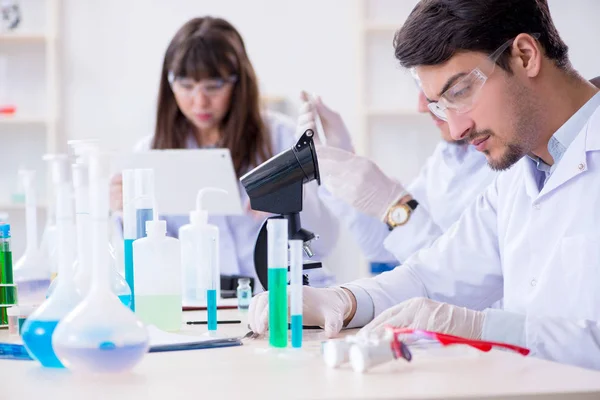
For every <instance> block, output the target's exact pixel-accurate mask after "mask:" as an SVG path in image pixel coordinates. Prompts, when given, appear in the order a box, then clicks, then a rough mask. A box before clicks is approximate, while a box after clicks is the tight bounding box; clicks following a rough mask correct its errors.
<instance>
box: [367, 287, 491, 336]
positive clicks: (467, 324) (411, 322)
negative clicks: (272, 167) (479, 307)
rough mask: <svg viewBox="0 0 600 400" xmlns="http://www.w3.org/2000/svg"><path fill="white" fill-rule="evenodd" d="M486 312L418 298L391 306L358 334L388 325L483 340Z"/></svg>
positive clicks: (381, 331) (372, 331)
mask: <svg viewBox="0 0 600 400" xmlns="http://www.w3.org/2000/svg"><path fill="white" fill-rule="evenodd" d="M484 319H485V314H484V313H483V312H481V311H474V310H469V309H468V308H465V307H458V306H454V305H452V304H447V303H440V302H437V301H434V300H431V299H427V298H423V297H415V298H412V299H409V300H406V301H403V302H402V303H400V304H398V305H396V306H394V307H391V308H389V309H387V310H386V311H384V312H383V313H381V314H380V315H378V316H377V318H375V319H374V320H373V321H371V322H370V323H369V324H368V325H366V326H365V327H364V328H362V329H361V330H360V331H359V333H358V334H359V335H371V334H375V335H381V334H382V333H383V332H384V330H385V326H386V325H392V326H395V327H398V328H412V329H422V330H427V331H433V332H438V333H446V334H449V335H454V336H460V337H464V338H469V339H481V334H482V331H483V321H484Z"/></svg>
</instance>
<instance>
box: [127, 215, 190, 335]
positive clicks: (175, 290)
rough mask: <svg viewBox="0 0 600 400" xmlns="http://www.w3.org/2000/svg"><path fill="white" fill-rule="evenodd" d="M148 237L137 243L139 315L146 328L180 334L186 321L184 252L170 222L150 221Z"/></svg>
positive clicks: (136, 295) (135, 264)
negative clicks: (169, 230) (170, 230)
mask: <svg viewBox="0 0 600 400" xmlns="http://www.w3.org/2000/svg"><path fill="white" fill-rule="evenodd" d="M146 234H147V237H144V238H141V239H137V240H135V241H134V242H133V265H134V270H135V271H134V272H135V273H134V285H135V313H136V315H137V316H138V318H140V319H141V320H142V322H144V323H145V324H146V325H154V326H156V327H157V328H159V329H162V330H165V331H178V330H179V329H180V328H181V321H182V310H181V306H182V302H181V248H180V245H179V240H177V239H175V238H172V237H168V236H167V235H166V234H167V222H166V221H164V220H158V214H157V212H156V207H155V208H154V219H153V220H152V221H146Z"/></svg>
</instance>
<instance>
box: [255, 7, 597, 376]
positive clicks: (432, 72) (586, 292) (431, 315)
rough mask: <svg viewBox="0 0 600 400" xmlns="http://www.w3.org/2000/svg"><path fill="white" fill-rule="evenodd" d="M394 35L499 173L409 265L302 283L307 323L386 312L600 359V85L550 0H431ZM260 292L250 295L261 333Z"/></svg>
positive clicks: (328, 323) (400, 50) (393, 317)
mask: <svg viewBox="0 0 600 400" xmlns="http://www.w3.org/2000/svg"><path fill="white" fill-rule="evenodd" d="M394 44H395V54H396V58H397V59H398V60H399V61H400V64H401V65H402V66H404V67H407V68H414V69H415V71H416V73H417V75H418V76H419V78H420V80H421V83H422V88H423V91H424V93H425V95H426V96H427V98H428V99H429V101H430V109H431V110H432V111H433V112H434V113H436V115H438V116H439V117H440V118H445V119H447V121H448V123H449V126H450V132H451V134H452V136H453V138H455V139H466V140H468V141H469V142H470V143H472V144H473V145H475V146H476V148H477V149H478V150H479V151H481V152H483V153H484V154H485V155H486V157H487V159H488V163H489V164H490V166H491V167H492V168H495V169H498V170H505V172H503V173H501V174H500V175H499V176H498V178H497V179H496V180H495V182H494V183H493V184H492V185H490V187H489V188H488V189H486V191H485V193H484V194H483V195H482V196H480V197H479V198H478V199H477V200H476V202H475V203H474V204H473V205H472V206H470V207H469V208H468V209H467V210H466V211H465V213H464V214H463V215H462V217H461V218H460V219H459V221H458V222H457V223H456V224H454V225H453V226H452V227H451V228H450V229H449V230H448V231H447V232H446V233H445V234H444V235H442V236H441V237H440V238H439V239H438V240H437V241H436V242H435V243H434V245H433V246H432V247H430V248H428V249H425V250H421V251H419V252H418V253H416V254H415V255H413V256H411V257H410V258H409V259H408V260H407V261H406V263H405V265H404V266H403V268H396V269H395V270H393V271H391V272H388V273H385V274H382V275H380V276H378V277H376V278H373V279H366V280H359V281H355V282H353V283H351V284H347V285H344V287H343V288H328V289H312V288H305V290H304V296H305V298H304V304H305V308H304V315H305V320H306V323H307V324H318V325H321V326H323V327H324V328H325V330H326V331H327V332H328V333H329V334H330V335H333V334H335V333H336V330H338V329H340V328H341V327H342V326H343V325H344V326H349V327H359V326H363V325H365V324H368V325H367V326H366V327H365V328H363V330H364V331H367V332H380V331H381V330H382V329H383V325H384V324H386V323H389V324H392V325H395V326H402V327H410V328H419V329H427V330H433V331H438V332H445V333H448V334H453V335H458V336H463V337H468V338H475V339H483V340H490V341H497V342H505V343H511V344H515V345H521V346H524V347H527V348H529V349H530V350H531V354H532V355H535V356H538V357H542V358H546V359H550V360H556V361H559V362H564V363H569V364H575V365H579V366H583V367H588V368H596V369H600V344H599V343H600V323H599V321H600V290H598V284H599V282H600V246H599V243H600V208H599V207H598V204H599V202H600V94H599V92H598V89H597V88H596V87H594V86H592V85H591V84H590V83H589V82H587V81H586V80H584V79H583V78H582V77H581V76H580V75H579V74H578V73H577V72H576V71H575V69H574V68H573V67H572V66H571V63H570V61H569V59H568V53H567V46H566V45H565V44H564V42H563V41H562V40H561V38H560V36H559V34H558V32H557V30H556V28H555V26H554V24H553V22H552V18H551V16H550V12H549V10H548V5H547V3H546V1H544V0H505V1H502V2H499V1H496V0H455V1H447V0H424V1H422V2H420V3H419V4H418V5H417V6H416V7H415V9H414V11H413V12H412V13H411V15H410V16H409V18H408V19H407V21H406V23H405V24H404V26H403V27H402V28H401V29H400V30H399V31H398V33H397V34H396V37H395V40H394ZM509 168H510V169H509ZM502 297H504V309H503V310H499V309H489V308H488V307H489V306H490V305H491V304H492V303H493V302H495V301H497V300H498V299H500V298H502ZM264 303H265V301H264V296H262V297H260V298H257V299H255V301H254V302H253V306H252V307H251V313H250V321H251V325H252V328H253V329H254V330H255V331H257V332H259V333H260V332H264V331H265V330H266V325H267V323H266V321H265V320H264V318H265V315H268V311H265V309H266V308H265V306H264Z"/></svg>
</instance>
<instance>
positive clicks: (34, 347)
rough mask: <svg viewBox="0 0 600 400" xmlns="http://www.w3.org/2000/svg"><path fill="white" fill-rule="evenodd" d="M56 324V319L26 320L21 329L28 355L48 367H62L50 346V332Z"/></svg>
mask: <svg viewBox="0 0 600 400" xmlns="http://www.w3.org/2000/svg"><path fill="white" fill-rule="evenodd" d="M56 325H58V321H37V320H33V321H30V320H27V321H25V323H24V324H23V329H22V330H21V332H22V336H23V343H24V344H25V348H26V349H27V351H28V352H29V355H31V357H33V358H35V359H36V360H38V361H39V362H40V363H41V364H42V365H43V366H44V367H48V368H64V366H63V365H62V363H61V362H60V360H59V359H58V357H56V354H55V353H54V349H53V348H52V334H53V333H54V329H55V328H56Z"/></svg>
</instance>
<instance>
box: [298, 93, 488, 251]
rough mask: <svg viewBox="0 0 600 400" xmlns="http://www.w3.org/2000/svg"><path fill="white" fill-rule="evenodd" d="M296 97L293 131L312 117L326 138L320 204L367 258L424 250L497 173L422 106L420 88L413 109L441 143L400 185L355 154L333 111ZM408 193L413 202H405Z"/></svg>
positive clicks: (307, 126)
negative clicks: (298, 103) (409, 179)
mask: <svg viewBox="0 0 600 400" xmlns="http://www.w3.org/2000/svg"><path fill="white" fill-rule="evenodd" d="M303 100H304V102H303V105H302V106H301V108H300V116H299V117H298V132H299V133H304V132H305V131H306V129H313V130H316V129H317V126H316V124H315V114H318V115H319V117H320V119H321V121H322V123H323V129H324V131H325V132H324V133H325V136H326V138H327V146H328V147H319V149H318V154H319V166H320V169H321V179H322V181H323V186H324V188H325V189H327V190H322V192H321V197H324V198H326V199H327V201H326V202H325V203H326V204H327V205H328V206H329V208H330V209H331V210H332V211H333V212H334V213H336V215H337V216H338V217H339V218H340V220H342V221H343V222H344V224H345V226H346V227H347V229H348V230H349V231H350V233H351V234H352V236H353V237H354V238H355V239H356V241H357V242H358V244H359V246H360V248H361V250H362V251H363V254H364V255H365V257H366V258H367V259H368V260H369V261H378V262H400V263H403V262H404V261H405V260H406V259H407V258H408V257H409V256H410V255H412V254H413V253H414V252H416V251H417V250H419V249H422V248H425V247H429V246H430V245H431V244H432V243H433V242H434V241H435V240H436V239H437V238H438V237H439V236H440V235H442V233H444V232H445V231H446V230H447V229H448V228H449V227H450V226H451V225H452V224H453V223H454V222H456V221H457V220H458V218H459V217H460V215H461V214H462V212H463V211H464V210H465V209H466V208H467V207H468V206H469V205H470V204H471V203H472V202H473V201H475V199H476V198H477V196H479V195H480V194H481V193H482V192H483V191H484V189H485V188H486V187H487V186H488V185H489V184H490V183H491V182H492V181H493V180H494V178H495V177H496V175H497V172H495V171H493V170H492V169H491V168H489V167H488V165H487V161H486V158H485V156H484V155H483V154H482V153H480V152H478V151H477V150H475V148H474V147H473V146H471V145H469V143H468V142H467V141H465V140H454V139H453V138H452V137H451V136H450V129H449V127H448V123H447V122H446V121H444V120H442V119H440V118H438V117H436V116H435V115H434V114H433V113H432V112H431V111H430V110H429V108H428V107H427V99H426V98H425V95H424V94H423V92H419V102H418V111H419V112H421V113H429V114H430V115H431V117H432V119H433V122H434V123H435V125H436V126H437V127H438V128H439V130H440V134H441V138H442V140H441V141H440V143H439V144H438V145H437V146H436V148H435V151H434V152H433V154H432V155H431V156H430V157H429V158H428V159H427V162H426V163H425V166H424V167H423V168H422V169H421V171H420V173H419V175H418V176H417V178H416V179H415V180H414V181H412V182H411V183H410V185H408V186H407V190H405V189H404V187H403V186H402V185H401V184H400V183H398V182H397V181H395V180H394V179H391V178H389V177H387V176H386V175H385V174H384V173H383V172H382V171H381V170H380V169H379V167H378V166H377V165H376V164H375V163H374V162H373V161H370V160H369V159H367V158H364V157H360V156H357V155H355V154H354V147H353V145H352V142H351V139H350V135H349V133H348V130H347V129H346V126H345V124H344V122H343V121H342V118H341V117H340V115H339V114H338V113H336V112H335V111H333V110H331V109H330V108H329V107H327V106H326V105H325V104H324V103H323V102H322V101H321V99H320V98H315V99H313V100H309V99H308V97H307V96H306V94H304V93H303ZM399 129H400V130H401V129H402V127H399ZM390 189H391V190H390ZM372 193H378V194H379V193H385V194H388V195H387V196H380V195H378V196H372ZM409 193H410V196H411V197H412V199H413V200H414V201H412V202H410V203H409V204H405V203H406V201H407V200H408V194H409ZM413 207H414V208H413ZM394 217H396V218H394ZM398 217H400V218H398Z"/></svg>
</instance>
